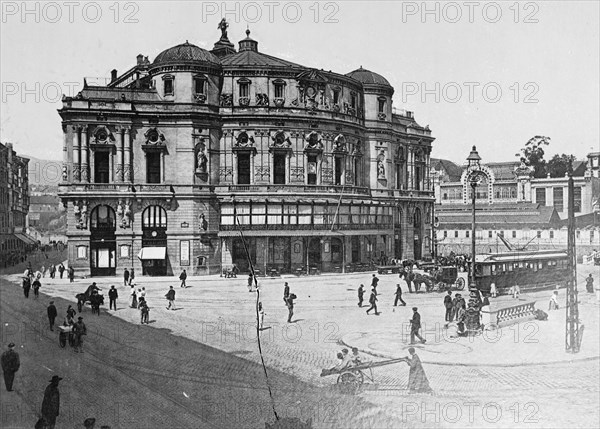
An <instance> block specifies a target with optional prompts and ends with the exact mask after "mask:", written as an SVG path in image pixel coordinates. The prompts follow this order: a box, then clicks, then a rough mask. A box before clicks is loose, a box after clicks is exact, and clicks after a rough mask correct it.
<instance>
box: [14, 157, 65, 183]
mask: <svg viewBox="0 0 600 429" xmlns="http://www.w3.org/2000/svg"><path fill="white" fill-rule="evenodd" d="M22 156H24V157H25V158H29V185H30V186H31V185H40V186H58V184H59V182H60V181H61V177H62V161H55V160H46V159H38V158H35V157H33V156H30V155H22Z"/></svg>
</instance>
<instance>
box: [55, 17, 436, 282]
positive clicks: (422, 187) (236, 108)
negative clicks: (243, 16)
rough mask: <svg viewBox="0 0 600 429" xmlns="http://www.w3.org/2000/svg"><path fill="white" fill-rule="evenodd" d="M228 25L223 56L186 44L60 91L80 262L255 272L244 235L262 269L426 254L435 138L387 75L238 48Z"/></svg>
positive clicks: (83, 266) (248, 44)
mask: <svg viewBox="0 0 600 429" xmlns="http://www.w3.org/2000/svg"><path fill="white" fill-rule="evenodd" d="M219 28H220V29H221V33H222V34H221V38H220V40H219V41H218V42H217V43H216V44H215V48H214V49H213V50H212V51H211V52H209V51H206V50H204V49H201V48H199V47H197V46H195V45H192V44H190V43H188V42H186V43H184V44H181V45H178V46H175V47H173V48H170V49H167V50H165V51H163V52H162V53H160V54H159V55H158V56H157V57H156V59H155V60H154V62H152V63H150V62H149V61H146V60H144V57H142V60H141V61H140V59H139V58H138V64H137V66H135V67H133V68H132V69H131V70H129V71H128V72H127V73H125V74H123V75H122V76H118V77H116V78H115V79H114V80H113V81H112V82H111V83H110V84H109V85H107V86H105V87H91V86H86V87H85V88H84V89H83V90H82V91H81V92H80V93H79V94H77V96H75V97H72V98H70V97H65V98H64V100H63V108H62V109H61V110H60V115H61V118H62V121H63V129H64V132H65V144H66V151H65V159H64V165H65V167H66V168H65V170H64V173H63V183H62V187H61V198H62V199H63V201H64V202H65V203H66V204H70V205H71V206H72V207H73V211H72V213H70V215H69V222H68V225H69V237H70V244H69V248H70V249H71V250H70V255H69V257H70V260H71V262H72V263H73V264H74V265H75V267H76V269H77V270H78V272H81V273H91V274H92V275H96V274H106V273H115V272H117V271H119V272H120V271H121V270H122V269H124V268H125V267H127V268H131V267H133V268H134V269H136V273H138V274H172V273H177V272H179V270H181V269H183V268H186V269H187V270H188V273H190V274H196V275H197V274H208V273H214V272H218V271H220V270H221V269H222V268H224V267H228V266H230V265H232V264H236V265H237V266H238V268H240V269H241V270H242V271H244V270H245V269H247V265H248V260H247V257H246V254H245V250H244V246H243V245H242V243H241V241H240V238H239V237H240V234H239V230H243V231H244V236H245V237H246V241H247V243H246V244H247V247H248V249H249V251H250V255H251V259H252V261H253V263H254V264H255V265H256V267H255V268H257V269H258V270H260V271H261V272H270V271H271V270H277V271H278V272H298V271H306V272H310V271H311V270H313V271H315V270H316V271H347V270H354V269H360V268H361V267H362V266H364V265H366V264H368V263H370V262H371V261H372V260H375V261H380V260H381V257H382V256H386V257H388V258H393V257H396V258H427V257H429V256H430V255H431V251H432V249H431V229H430V224H431V222H430V219H429V218H428V216H431V213H432V210H431V207H432V204H433V189H432V187H431V183H430V180H429V154H430V152H431V143H432V141H433V140H434V139H433V137H432V136H431V131H430V130H429V128H428V127H421V126H420V125H418V124H417V123H416V122H415V120H414V117H413V115H412V112H402V113H400V112H396V111H395V110H394V109H392V95H393V93H394V89H393V88H392V87H391V86H390V84H389V83H388V82H387V80H386V79H385V78H383V77H382V76H380V75H378V74H376V73H373V72H370V71H368V70H366V69H363V68H362V67H361V68H359V69H357V70H354V71H353V72H350V73H347V74H345V75H344V74H338V73H334V72H325V71H323V70H316V69H311V68H308V67H304V66H301V65H298V64H294V63H291V62H288V61H286V60H283V59H279V58H275V57H273V56H270V55H264V54H262V53H261V52H260V51H259V50H258V42H256V41H254V40H252V39H251V38H250V34H249V31H248V32H247V37H246V38H245V39H244V40H242V41H240V42H239V51H237V52H236V50H235V49H234V48H233V44H231V43H230V42H229V40H228V38H227V37H228V36H227V31H226V30H227V23H226V22H221V23H220V24H219ZM84 202H85V203H86V214H85V216H86V217H85V221H83V220H82V219H83V217H84V215H83V213H82V212H83V204H84ZM409 204H410V209H409V207H408V206H409ZM77 210H78V211H77ZM409 214H410V219H409ZM424 218H427V219H424ZM82 247H84V248H85V249H83V250H82V249H81V248H82ZM150 248H164V257H163V253H161V252H162V251H157V250H156V249H151V250H150V251H147V250H146V249H150ZM86 249H87V250H89V251H84V250H86ZM148 255H153V256H152V257H153V258H155V259H149V258H150V257H149V256H148ZM160 258H163V259H162V260H160Z"/></svg>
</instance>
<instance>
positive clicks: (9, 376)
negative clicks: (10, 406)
mask: <svg viewBox="0 0 600 429" xmlns="http://www.w3.org/2000/svg"><path fill="white" fill-rule="evenodd" d="M14 348H15V343H10V344H9V345H8V350H7V351H5V352H4V353H2V358H1V360H2V372H4V384H5V385H6V391H7V392H12V385H13V381H14V379H15V372H17V371H18V370H19V367H20V366H21V362H20V361H19V354H18V353H17V352H16V351H15V350H14Z"/></svg>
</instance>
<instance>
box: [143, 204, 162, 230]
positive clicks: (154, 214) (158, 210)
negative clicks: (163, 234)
mask: <svg viewBox="0 0 600 429" xmlns="http://www.w3.org/2000/svg"><path fill="white" fill-rule="evenodd" d="M166 227H167V211H166V210H165V209H163V208H162V207H161V206H148V207H146V210H144V212H143V213H142V228H144V229H145V228H166Z"/></svg>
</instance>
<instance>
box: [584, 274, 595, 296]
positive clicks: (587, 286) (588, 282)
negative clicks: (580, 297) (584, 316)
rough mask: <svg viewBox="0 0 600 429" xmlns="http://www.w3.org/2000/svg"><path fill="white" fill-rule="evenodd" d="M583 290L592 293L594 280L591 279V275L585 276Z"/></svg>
mask: <svg viewBox="0 0 600 429" xmlns="http://www.w3.org/2000/svg"><path fill="white" fill-rule="evenodd" d="M585 290H586V291H587V292H588V293H594V278H593V277H592V274H591V273H590V275H589V276H587V278H586V279H585Z"/></svg>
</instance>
